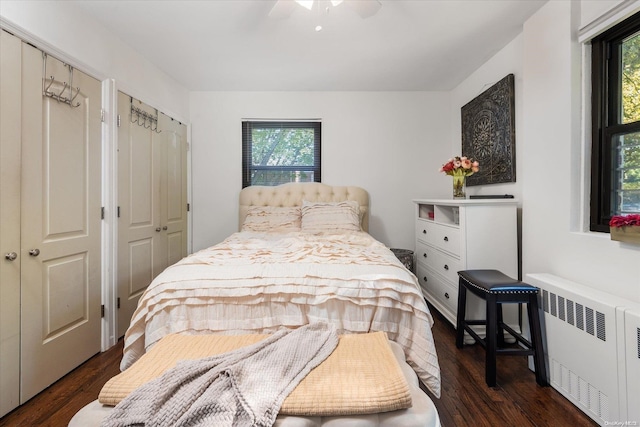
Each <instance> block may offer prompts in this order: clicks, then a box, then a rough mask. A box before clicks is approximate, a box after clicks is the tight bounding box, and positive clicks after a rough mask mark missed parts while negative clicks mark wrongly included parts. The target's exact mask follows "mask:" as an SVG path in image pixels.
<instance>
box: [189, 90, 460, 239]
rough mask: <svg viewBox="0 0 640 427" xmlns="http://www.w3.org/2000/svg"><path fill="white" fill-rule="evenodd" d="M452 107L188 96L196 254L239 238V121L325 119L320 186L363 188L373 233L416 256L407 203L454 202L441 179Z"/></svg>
mask: <svg viewBox="0 0 640 427" xmlns="http://www.w3.org/2000/svg"><path fill="white" fill-rule="evenodd" d="M449 108H450V107H449V94H447V93H425V92H196V93H192V94H191V105H190V111H191V120H192V150H193V151H192V159H193V160H192V161H193V169H192V177H193V209H192V212H193V230H194V233H193V236H194V238H193V243H194V244H193V248H194V250H198V249H201V248H204V247H207V246H210V245H212V244H215V243H217V242H219V241H221V240H222V239H223V238H225V237H226V236H228V235H229V234H230V233H232V232H235V231H237V229H238V223H237V216H238V194H239V191H240V189H241V186H242V175H241V152H242V139H241V120H242V119H243V118H252V119H300V118H319V119H322V181H323V182H324V183H326V184H330V185H357V186H361V187H363V188H365V189H366V190H367V191H368V192H369V195H370V199H371V218H370V230H369V231H370V233H371V234H372V235H373V236H374V237H376V238H377V239H379V240H380V241H382V242H383V243H385V244H387V245H389V246H392V247H403V248H413V247H414V242H413V239H414V236H413V229H414V227H413V208H414V205H413V203H412V202H411V200H412V199H414V198H424V197H432V196H435V197H438V196H450V186H451V184H450V182H449V181H450V180H447V179H445V177H444V176H439V175H440V174H439V173H438V168H439V167H440V165H441V164H442V163H443V162H444V161H445V160H446V158H447V157H448V156H449V152H448V143H449V141H450V140H451V137H450V134H449V132H450V130H449ZM447 178H448V177H447Z"/></svg>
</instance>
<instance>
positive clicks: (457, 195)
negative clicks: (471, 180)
mask: <svg viewBox="0 0 640 427" xmlns="http://www.w3.org/2000/svg"><path fill="white" fill-rule="evenodd" d="M452 177H453V198H454V199H466V197H467V196H466V194H465V189H466V188H465V187H466V186H465V178H466V176H465V175H452Z"/></svg>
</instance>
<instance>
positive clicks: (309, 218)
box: [302, 200, 362, 234]
mask: <svg viewBox="0 0 640 427" xmlns="http://www.w3.org/2000/svg"><path fill="white" fill-rule="evenodd" d="M302 231H304V232H307V233H313V234H317V233H324V232H338V233H341V232H344V231H362V227H361V226H360V206H359V205H358V202H356V201H354V200H346V201H344V202H308V201H306V200H304V201H303V202H302Z"/></svg>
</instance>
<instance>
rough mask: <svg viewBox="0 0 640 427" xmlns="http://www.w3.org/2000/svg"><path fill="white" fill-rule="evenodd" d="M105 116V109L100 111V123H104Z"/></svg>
mask: <svg viewBox="0 0 640 427" xmlns="http://www.w3.org/2000/svg"><path fill="white" fill-rule="evenodd" d="M104 115H105V111H104V108H103V109H101V110H100V121H101V122H102V123H104Z"/></svg>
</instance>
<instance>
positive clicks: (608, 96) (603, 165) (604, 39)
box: [589, 13, 640, 233]
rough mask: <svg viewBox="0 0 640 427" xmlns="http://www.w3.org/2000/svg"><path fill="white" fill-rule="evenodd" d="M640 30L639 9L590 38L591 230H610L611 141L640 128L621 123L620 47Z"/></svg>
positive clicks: (639, 126) (637, 122) (634, 123)
mask: <svg viewBox="0 0 640 427" xmlns="http://www.w3.org/2000/svg"><path fill="white" fill-rule="evenodd" d="M638 31H640V13H636V14H634V15H632V16H631V17H629V18H627V19H626V20H624V21H622V22H621V23H619V24H618V25H616V26H614V27H613V28H611V29H609V30H607V31H605V32H604V33H602V34H600V35H598V36H597V37H595V38H594V39H593V40H592V41H591V141H592V145H591V207H590V224H589V225H590V226H589V229H590V230H591V231H597V232H605V233H608V232H609V220H610V219H611V202H612V201H611V197H612V193H613V188H614V185H615V183H614V182H613V179H612V176H613V165H612V162H613V159H612V151H613V150H612V147H611V144H612V141H614V140H615V138H616V136H618V135H621V134H629V133H635V132H639V131H640V121H635V122H631V123H624V124H623V123H621V120H620V117H621V114H620V113H621V112H620V106H621V104H622V103H621V95H620V90H619V89H618V88H620V87H621V83H620V81H619V80H620V79H619V75H620V73H619V71H620V70H619V68H620V67H619V65H620V63H621V58H620V49H615V48H613V46H616V47H618V46H619V45H620V43H621V42H622V41H623V40H624V39H626V38H627V37H629V36H631V35H633V34H635V33H637V32H638Z"/></svg>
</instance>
